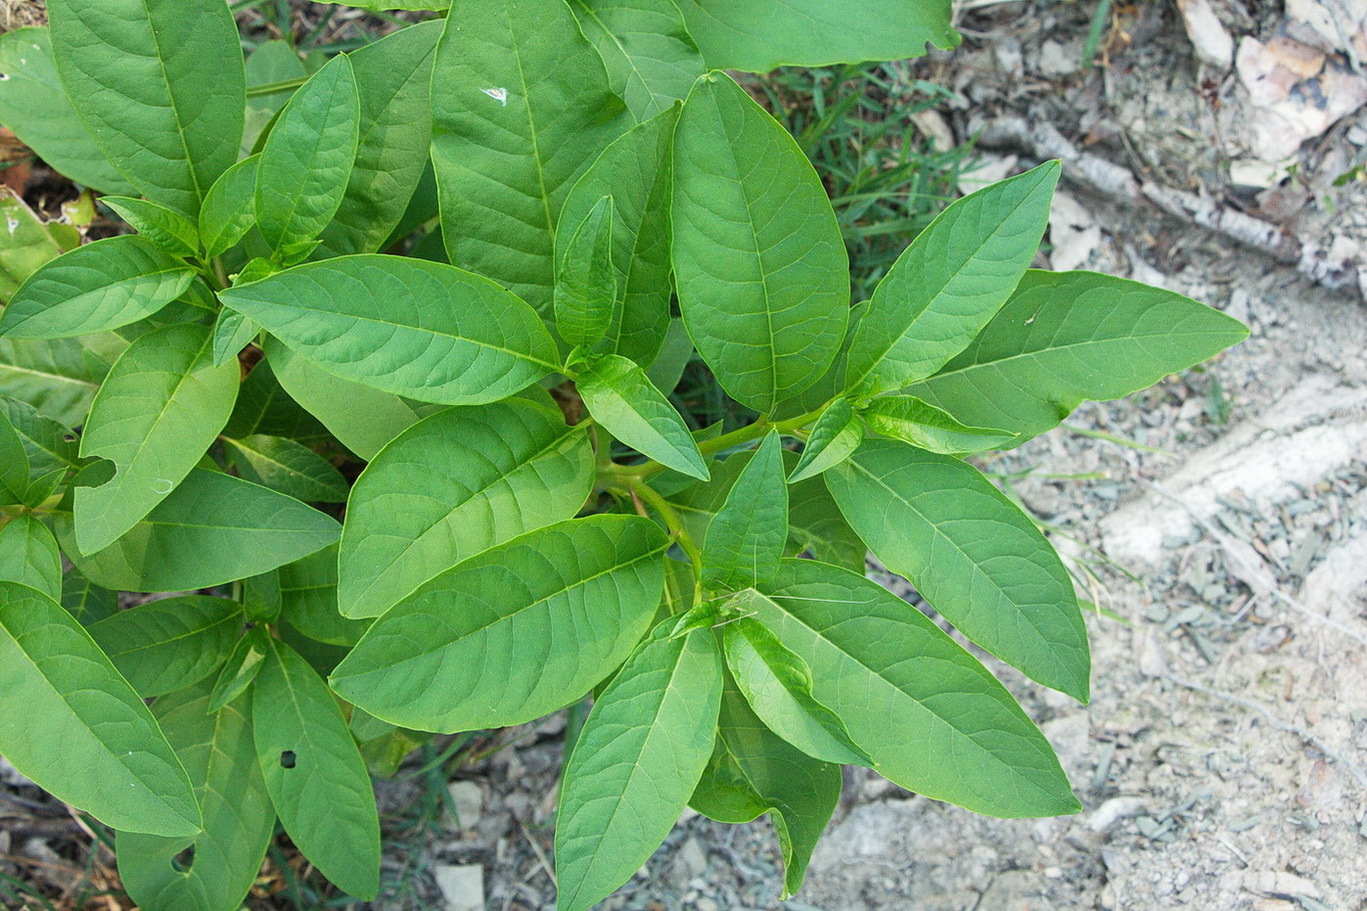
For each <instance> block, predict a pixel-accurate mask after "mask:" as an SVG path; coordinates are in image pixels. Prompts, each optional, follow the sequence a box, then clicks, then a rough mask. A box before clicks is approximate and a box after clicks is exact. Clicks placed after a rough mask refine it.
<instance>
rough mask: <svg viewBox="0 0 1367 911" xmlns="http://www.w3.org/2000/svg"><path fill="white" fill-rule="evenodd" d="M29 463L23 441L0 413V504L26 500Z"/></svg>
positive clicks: (4, 415) (7, 419)
mask: <svg viewBox="0 0 1367 911" xmlns="http://www.w3.org/2000/svg"><path fill="white" fill-rule="evenodd" d="M28 488H29V461H28V452H27V451H26V450H25V448H24V440H23V438H22V437H20V436H19V431H17V430H15V429H14V425H13V424H11V423H10V420H9V415H8V414H5V413H3V412H0V504H3V505H6V506H10V505H14V504H17V503H18V504H21V503H24V502H25V500H27V498H28Z"/></svg>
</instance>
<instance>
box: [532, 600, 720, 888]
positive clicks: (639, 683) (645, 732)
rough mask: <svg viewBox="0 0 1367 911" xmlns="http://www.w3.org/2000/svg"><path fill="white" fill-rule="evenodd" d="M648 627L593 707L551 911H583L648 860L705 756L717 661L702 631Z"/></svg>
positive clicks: (564, 815)
mask: <svg viewBox="0 0 1367 911" xmlns="http://www.w3.org/2000/svg"><path fill="white" fill-rule="evenodd" d="M667 632H668V630H667V627H666V628H664V630H663V632H661V631H657V633H656V634H655V635H653V636H652V637H651V638H650V640H648V641H647V642H646V643H644V644H643V645H642V646H641V647H640V648H639V649H638V650H637V651H636V653H635V654H634V655H632V657H631V660H630V661H628V662H627V664H626V666H625V667H624V668H622V670H621V672H620V673H619V674H618V675H617V676H616V677H615V678H613V681H612V683H610V684H609V685H608V688H607V689H606V690H604V691H603V694H602V695H601V696H600V697H599V698H598V700H597V701H596V702H595V703H594V706H593V711H591V712H590V713H589V717H588V720H587V721H585V723H584V730H583V731H582V732H581V733H580V735H579V740H578V742H577V743H576V744H575V748H574V752H573V753H572V754H571V756H570V759H569V763H568V765H567V766H566V769H565V785H564V788H563V790H562V791H561V795H560V812H559V816H558V820H557V823H556V829H555V856H556V871H557V874H558V883H559V901H558V903H557V905H556V907H557V908H559V909H560V911H584V909H587V908H590V907H592V906H593V905H594V904H595V903H597V902H598V901H599V899H602V898H604V897H606V896H607V895H609V894H610V893H611V892H612V891H613V890H614V889H616V888H617V887H618V886H620V885H621V884H622V883H624V882H626V881H627V880H628V879H629V878H630V877H631V875H632V874H633V873H635V872H636V870H637V869H638V868H639V867H640V866H641V864H643V863H645V861H646V860H647V859H649V857H650V855H651V854H653V853H654V852H655V849H656V848H657V847H659V845H660V843H661V842H663V841H664V838H665V836H666V835H668V834H669V830H670V829H672V828H673V827H674V823H675V821H676V820H678V818H679V814H680V813H681V812H682V811H683V809H684V807H685V806H686V805H687V804H688V798H689V795H691V794H692V793H693V789H694V787H695V786H696V785H697V783H698V779H699V778H700V777H701V775H702V771H703V768H704V767H705V766H706V765H707V761H708V759H709V758H710V756H711V754H712V744H713V739H714V732H715V730H716V726H717V713H718V711H719V708H720V703H721V689H722V664H721V655H720V654H719V652H718V649H717V640H716V638H715V637H714V636H713V635H712V633H711V632H710V631H708V630H705V629H704V630H694V631H693V632H691V633H689V634H688V635H687V636H683V637H680V638H678V639H671V638H669V637H668V635H667Z"/></svg>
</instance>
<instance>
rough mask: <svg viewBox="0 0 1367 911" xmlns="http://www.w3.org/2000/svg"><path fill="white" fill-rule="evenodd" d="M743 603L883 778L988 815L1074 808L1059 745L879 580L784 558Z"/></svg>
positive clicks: (972, 661)
mask: <svg viewBox="0 0 1367 911" xmlns="http://www.w3.org/2000/svg"><path fill="white" fill-rule="evenodd" d="M750 606H751V608H752V609H754V610H755V611H756V614H757V619H758V620H759V621H760V622H762V623H763V624H764V625H765V626H767V627H769V628H770V629H771V630H773V631H774V633H775V634H776V635H777V636H778V638H779V639H780V640H781V641H782V642H783V644H784V645H786V646H787V647H788V648H789V649H791V650H792V651H793V652H794V653H795V654H797V655H798V656H799V657H801V658H802V659H803V660H804V661H806V662H807V665H808V667H810V668H811V669H812V682H813V686H812V693H813V695H814V696H815V697H816V698H817V699H818V700H820V701H821V703H822V704H824V705H827V706H829V707H830V708H831V709H832V710H833V711H834V712H836V714H838V715H839V716H840V718H841V720H843V721H844V722H845V724H846V726H847V727H848V729H849V732H850V736H851V737H853V738H854V739H855V741H856V742H858V743H859V745H860V746H862V747H863V748H864V749H865V750H866V751H867V752H868V753H869V755H870V756H872V757H873V760H874V768H875V769H876V770H877V771H878V772H880V773H882V774H883V775H884V776H886V777H887V778H889V779H891V780H892V781H894V782H896V783H897V784H900V785H901V786H902V787H904V788H908V789H909V790H913V791H916V792H917V793H919V794H925V795H926V796H927V797H932V798H934V799H936V800H945V801H948V802H950V803H954V804H958V805H959V806H962V807H966V808H968V809H970V810H973V811H974V812H977V813H984V814H987V815H992V816H1006V817H1017V816H1056V815H1060V814H1064V813H1074V812H1077V810H1078V809H1079V805H1078V803H1077V800H1076V799H1075V798H1074V797H1073V794H1072V791H1071V790H1070V789H1069V787H1068V780H1067V778H1066V777H1064V774H1063V770H1062V769H1061V768H1060V767H1059V764H1058V759H1057V758H1056V757H1055V756H1054V751H1053V750H1052V749H1051V748H1050V746H1049V743H1048V742H1047V741H1046V740H1045V739H1044V736H1043V735H1042V734H1041V733H1040V732H1039V729H1038V728H1036V727H1035V725H1034V723H1033V722H1031V721H1030V719H1029V718H1028V717H1027V716H1026V714H1025V712H1023V711H1022V710H1021V708H1020V706H1018V705H1017V704H1016V701H1015V700H1014V699H1012V698H1011V695H1010V693H1008V692H1007V691H1006V688H1005V687H1003V686H1002V685H1001V684H1000V683H998V682H997V681H996V679H995V678H993V677H992V675H991V674H989V673H988V672H987V670H986V669H985V668H984V667H983V666H982V665H981V664H979V663H978V661H977V660H976V659H974V658H973V656H971V655H970V654H968V652H966V651H964V649H963V648H962V647H961V646H959V645H958V644H957V643H955V642H954V641H953V640H952V639H950V638H949V636H948V635H946V634H945V633H944V632H942V631H941V630H940V628H939V627H937V626H936V625H935V624H934V623H932V622H931V621H930V620H929V619H927V618H926V617H925V615H923V614H921V613H920V612H919V611H917V610H915V609H914V608H912V607H911V606H910V605H908V604H907V603H906V602H904V601H902V600H901V599H900V598H898V597H897V596H895V595H893V594H891V593H890V592H888V591H887V590H886V589H885V588H883V587H882V586H880V585H878V584H877V583H876V582H871V581H869V580H868V579H865V578H864V577H863V576H862V575H859V574H856V573H849V572H845V571H844V570H839V569H836V568H834V567H830V566H825V565H823V564H819V563H813V562H812V561H810V560H788V561H785V562H784V564H783V569H782V571H781V572H780V574H779V578H778V582H777V584H776V585H774V586H773V587H772V588H771V589H770V591H769V597H768V598H756V599H754V600H752V601H751V602H750ZM930 668H934V673H933V674H932V673H930V672H929V669H930Z"/></svg>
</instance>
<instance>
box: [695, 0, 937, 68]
mask: <svg viewBox="0 0 1367 911" xmlns="http://www.w3.org/2000/svg"><path fill="white" fill-rule="evenodd" d="M678 4H679V8H680V9H681V10H682V11H683V15H684V21H685V22H686V23H687V24H688V30H689V32H690V33H692V35H693V37H694V38H695V39H697V42H698V47H699V48H701V49H702V55H703V59H705V60H706V61H707V65H708V66H709V67H711V68H713V69H727V70H746V71H748V72H752V73H767V72H769V71H770V70H772V69H775V68H777V67H780V66H827V65H830V64H834V63H862V62H864V61H866V60H900V59H902V58H903V57H920V56H921V55H922V54H924V53H926V51H927V47H926V45H927V44H934V45H935V46H936V47H939V48H941V49H943V50H949V49H950V48H952V47H954V46H956V45H957V44H958V43H959V35H958V33H956V32H955V31H954V29H953V27H952V26H951V24H950V23H951V18H952V8H951V7H952V4H951V3H950V2H949V0H916V2H914V3H908V2H906V0H859V2H858V3H846V2H839V0H744V2H737V0H678Z"/></svg>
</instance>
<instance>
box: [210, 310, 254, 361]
mask: <svg viewBox="0 0 1367 911" xmlns="http://www.w3.org/2000/svg"><path fill="white" fill-rule="evenodd" d="M260 333H261V327H260V326H258V325H257V324H256V323H254V322H252V321H251V320H249V319H247V318H246V317H245V316H243V315H242V314H241V313H238V312H237V311H235V310H229V309H228V308H227V307H224V308H223V309H222V310H220V311H218V319H217V320H216V321H215V322H214V340H213V344H214V365H215V366H222V365H224V364H226V363H228V361H235V360H237V356H238V355H239V354H241V353H242V349H243V348H246V347H247V346H248V345H249V344H251V342H252V339H254V338H256V337H257V335H259V334H260Z"/></svg>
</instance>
